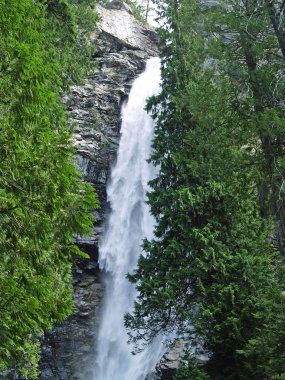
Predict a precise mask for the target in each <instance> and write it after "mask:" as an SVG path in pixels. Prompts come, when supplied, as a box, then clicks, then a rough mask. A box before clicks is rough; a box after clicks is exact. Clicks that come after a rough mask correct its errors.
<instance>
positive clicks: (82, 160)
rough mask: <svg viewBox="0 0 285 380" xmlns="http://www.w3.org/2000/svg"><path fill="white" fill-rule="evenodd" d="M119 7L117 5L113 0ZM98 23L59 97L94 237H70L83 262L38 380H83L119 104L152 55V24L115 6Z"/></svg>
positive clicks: (97, 301)
mask: <svg viewBox="0 0 285 380" xmlns="http://www.w3.org/2000/svg"><path fill="white" fill-rule="evenodd" d="M119 3H120V4H121V5H120V4H119ZM98 12H99V14H100V15H101V21H100V24H99V26H98V28H97V29H96V30H95V31H94V33H92V35H91V43H92V44H94V45H95V46H96V49H97V51H96V54H95V56H94V57H93V60H94V62H95V64H96V65H95V68H94V71H93V72H92V73H90V75H89V76H88V78H86V79H85V81H84V83H83V85H82V86H74V87H73V88H72V89H71V96H69V97H67V96H65V97H64V99H63V101H64V103H65V104H66V106H67V108H68V110H69V111H70V112H71V115H72V121H73V122H74V134H73V141H74V146H75V147H76V151H77V152H76V155H75V158H76V163H77V166H78V168H79V169H80V171H81V172H82V173H83V175H84V178H85V180H87V181H88V182H90V183H91V184H92V185H93V186H94V188H95V189H96V192H97V193H98V197H99V201H100V210H99V211H96V212H95V213H94V215H95V217H96V219H97V222H96V224H95V226H94V233H95V237H89V236H83V237H82V236H77V237H76V238H75V240H76V242H77V244H78V245H79V246H80V248H81V249H82V250H83V251H84V252H85V253H87V254H88V255H89V257H90V258H89V259H81V260H78V261H77V267H76V268H75V269H74V282H73V285H74V312H73V315H70V316H69V317H68V319H67V321H65V322H64V323H61V324H58V325H56V326H55V328H54V329H53V330H52V331H50V332H48V333H47V334H45V336H44V337H43V342H42V352H43V355H42V361H41V375H40V380H91V379H92V378H93V375H92V371H88V369H89V368H92V362H93V361H94V350H95V348H94V345H95V336H96V332H97V329H98V324H99V319H100V307H101V303H102V302H101V301H102V295H103V285H102V284H101V282H100V274H99V270H98V240H99V238H100V236H101V234H102V232H103V230H104V226H103V222H104V219H105V217H104V215H105V212H106V208H107V207H108V204H107V201H106V185H107V182H108V179H109V174H110V168H111V165H112V164H113V162H114V160H115V157H116V152H117V148H118V142H119V137H120V124H121V116H120V115H121V105H122V103H123V102H124V101H125V100H126V99H127V97H128V94H129V91H130V89H131V86H132V81H133V80H134V79H135V78H136V77H137V75H138V74H139V73H140V72H142V71H143V69H144V67H145V61H146V59H148V58H149V57H151V56H156V55H157V50H156V45H155V39H156V37H155V36H156V35H155V32H154V30H153V29H151V28H148V27H146V26H145V25H143V24H141V23H139V22H138V21H137V20H135V19H134V17H133V16H132V15H131V14H130V12H129V10H128V9H126V7H125V5H122V2H120V1H117V0H115V1H113V5H111V6H110V9H104V8H102V7H101V6H98Z"/></svg>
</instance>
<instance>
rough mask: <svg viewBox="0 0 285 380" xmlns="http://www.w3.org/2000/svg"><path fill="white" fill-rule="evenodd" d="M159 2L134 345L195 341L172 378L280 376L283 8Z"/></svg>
mask: <svg viewBox="0 0 285 380" xmlns="http://www.w3.org/2000/svg"><path fill="white" fill-rule="evenodd" d="M156 3H157V8H158V9H159V10H160V15H159V21H160V24H161V28H160V29H159V33H160V36H161V42H160V54H161V59H162V92H161V94H160V96H158V97H156V98H153V99H151V100H150V102H149V106H148V107H149V110H150V111H151V112H152V113H153V116H154V118H155V119H156V122H157V127H156V130H155V139H154V143H153V149H154V151H153V154H152V157H151V161H152V162H153V163H154V164H155V165H157V166H158V167H159V168H160V171H159V175H158V177H157V178H156V179H154V180H153V181H152V183H151V186H152V191H151V192H150V194H149V198H148V199H149V204H150V206H151V211H152V213H153V214H154V215H155V217H156V228H155V238H154V239H153V240H151V241H145V242H144V250H145V255H143V256H141V258H140V261H139V265H138V268H137V270H136V272H135V273H133V274H129V279H130V281H132V282H134V283H136V284H137V288H138V290H139V296H138V299H137V302H136V304H135V310H134V312H133V314H129V315H127V316H126V325H127V326H128V327H129V328H131V330H130V336H131V340H133V341H134V342H136V344H137V349H138V350H140V349H141V348H142V347H144V345H145V344H147V343H148V342H150V341H151V340H152V339H153V338H154V337H155V336H156V335H158V334H163V335H165V336H167V334H169V333H170V332H173V331H176V333H177V336H178V337H180V338H184V339H186V340H188V342H189V349H188V352H186V359H185V366H184V368H181V371H180V374H178V375H177V377H176V379H195V380H197V379H215V380H238V379H244V380H248V379H256V380H261V379H277V378H278V379H281V378H285V374H284V372H285V329H284V327H285V325H284V322H285V314H284V311H285V310H284V308H285V303H284V301H285V293H284V243H285V241H284V237H285V223H284V221H285V219H284V218H285V213H284V211H285V208H284V206H285V204H284V195H285V194H284V191H285V188H284V186H285V182H284V176H285V157H284V150H285V145H284V144H285V140H284V132H285V122H284V110H285V108H284V106H285V103H284V95H285V93H284V92H285V82H284V68H285V66H284V63H285V61H284V58H285V32H284V29H283V28H284V10H285V4H284V2H283V1H272V0H268V1H267V0H266V1H263V0H242V1H240V0H239V1H236V0H230V1H222V0H221V1H218V0H217V1H190V0H168V1H159V0H158V1H156ZM133 330H135V332H133ZM201 352H202V353H204V354H206V355H207V357H208V360H206V361H205V360H204V361H203V362H201V361H199V360H197V358H198V359H199V355H200V354H201ZM187 357H188V358H187Z"/></svg>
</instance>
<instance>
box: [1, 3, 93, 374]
mask: <svg viewBox="0 0 285 380" xmlns="http://www.w3.org/2000/svg"><path fill="white" fill-rule="evenodd" d="M96 19H97V16H96V14H95V13H94V11H93V1H91V0H90V1H89V0H82V1H80V0H43V1H37V2H35V1H34V0H21V1H19V0H0V94H1V96H0V109H1V115H0V118H1V125H0V128H1V133H0V162H1V164H0V199H1V206H0V214H1V223H0V250H1V256H0V371H3V370H5V369H7V368H15V369H16V370H17V371H19V372H20V373H21V374H22V375H23V376H27V377H29V378H36V377H37V372H38V369H37V366H38V359H39V353H40V344H39V338H40V336H41V335H42V334H43V332H44V331H45V330H47V329H49V328H51V327H52V324H53V323H54V322H56V321H61V320H63V319H64V318H65V317H66V315H67V314H68V313H70V312H71V309H72V299H71V292H72V287H71V269H72V255H74V254H81V253H80V251H79V249H78V248H77V247H76V246H75V245H74V243H73V238H74V235H75V234H79V235H83V234H90V233H91V229H92V222H93V217H92V215H91V214H90V210H93V209H95V208H96V207H97V206H98V205H97V199H96V195H95V193H94V191H93V189H92V188H91V186H89V185H87V184H85V183H83V182H82V179H81V177H80V175H79V173H78V171H77V170H76V168H75V165H74V159H73V148H72V143H71V140H70V138H71V132H72V127H71V125H70V124H69V122H68V117H67V113H66V110H65V107H64V106H63V104H62V103H61V99H60V98H61V95H62V92H63V91H68V88H69V86H70V85H71V84H72V83H75V82H76V81H78V80H80V78H81V77H82V75H83V74H84V73H86V70H87V69H88V68H87V67H86V64H85V62H86V57H89V55H90V47H88V44H87V43H86V41H85V38H86V32H87V31H88V30H89V29H90V27H91V26H92V27H94V23H95V22H96ZM87 62H89V60H87Z"/></svg>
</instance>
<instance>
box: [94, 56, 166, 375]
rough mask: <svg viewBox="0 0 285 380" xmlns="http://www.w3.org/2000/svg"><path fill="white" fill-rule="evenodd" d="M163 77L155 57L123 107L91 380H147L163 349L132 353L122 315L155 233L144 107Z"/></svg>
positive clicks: (103, 243) (150, 128) (149, 134)
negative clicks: (131, 277) (132, 276)
mask: <svg viewBox="0 0 285 380" xmlns="http://www.w3.org/2000/svg"><path fill="white" fill-rule="evenodd" d="M159 82H160V61H159V59H158V58H151V59H150V60H149V61H148V62H147V65H146V70H145V72H144V73H142V74H141V75H140V76H139V77H138V78H137V79H136V80H135V82H134V84H133V86H132V89H131V92H130V95H129V100H128V102H127V104H126V105H125V106H123V109H122V127H121V139H120V144H119V151H118V157H117V163H116V165H115V167H114V169H113V170H112V175H111V180H110V184H109V185H108V187H107V196H108V201H109V202H110V206H111V212H110V215H109V220H108V224H107V228H106V231H105V234H104V236H103V239H102V241H101V243H100V246H99V265H100V268H101V270H102V271H103V273H105V284H106V289H105V296H104V300H105V302H104V306H103V311H102V317H101V324H100V327H99V332H98V338H97V344H96V346H97V350H96V351H97V353H96V363H95V366H94V375H93V380H144V379H145V378H146V377H147V375H149V374H150V373H152V372H153V371H154V368H155V365H156V363H157V362H158V361H159V360H160V358H161V357H162V355H163V353H164V347H163V344H162V343H161V342H160V340H159V339H158V340H157V341H156V342H154V343H153V344H152V345H150V346H149V347H147V348H146V349H145V351H143V352H142V353H140V354H138V355H135V356H134V355H132V354H131V351H132V346H131V345H129V344H127V340H128V336H127V332H126V330H125V327H124V320H123V318H124V315H125V314H126V313H127V312H129V311H131V309H132V307H133V303H134V300H135V297H136V289H135V287H134V286H133V285H131V284H130V283H129V282H128V280H127V279H126V273H128V272H132V271H133V270H134V268H135V267H136V264H137V260H138V257H139V255H140V254H141V243H142V239H143V238H144V237H147V238H151V237H152V233H153V225H154V220H153V218H152V216H151V215H150V211H149V207H148V206H147V204H146V203H145V200H146V192H147V191H148V190H149V188H148V182H149V180H150V179H151V178H153V177H154V175H155V168H154V167H153V166H152V165H151V164H149V163H147V162H146V160H147V158H149V156H150V146H151V141H152V136H153V128H154V123H153V120H152V118H151V117H150V116H149V115H148V114H147V113H146V111H145V110H144V108H145V106H146V100H147V98H149V97H150V96H152V95H156V94H158V93H159Z"/></svg>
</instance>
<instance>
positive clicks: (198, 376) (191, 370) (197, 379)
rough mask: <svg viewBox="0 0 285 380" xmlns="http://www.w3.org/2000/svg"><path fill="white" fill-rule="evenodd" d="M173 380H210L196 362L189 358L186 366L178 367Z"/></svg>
mask: <svg viewBox="0 0 285 380" xmlns="http://www.w3.org/2000/svg"><path fill="white" fill-rule="evenodd" d="M174 380H210V378H209V376H208V375H207V374H206V372H205V371H204V370H203V369H202V368H201V367H199V365H198V364H197V362H196V360H195V359H193V358H190V359H189V360H188V361H187V362H186V364H183V365H180V367H179V371H178V373H177V374H176V375H175V376H174Z"/></svg>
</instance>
